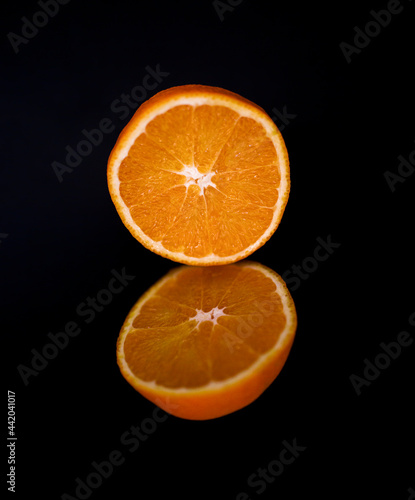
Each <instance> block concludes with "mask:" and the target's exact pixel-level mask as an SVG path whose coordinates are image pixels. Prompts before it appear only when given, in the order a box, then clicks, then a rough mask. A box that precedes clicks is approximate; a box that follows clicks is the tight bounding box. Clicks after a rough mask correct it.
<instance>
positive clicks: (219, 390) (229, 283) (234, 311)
mask: <svg viewBox="0 0 415 500" xmlns="http://www.w3.org/2000/svg"><path fill="white" fill-rule="evenodd" d="M296 326H297V315H296V311H295V307H294V302H293V300H292V297H291V295H290V293H289V291H288V289H287V287H286V285H285V283H284V281H283V280H282V278H281V277H280V276H279V275H278V274H277V273H275V272H274V271H272V270H271V269H269V268H267V267H265V266H263V265H261V264H258V263H254V262H250V261H244V262H241V263H237V264H231V265H228V266H215V267H188V266H181V267H179V268H176V269H173V270H172V271H170V272H169V273H168V274H167V275H166V276H165V277H164V278H162V279H161V280H160V281H158V282H157V283H156V284H155V285H153V286H152V287H151V288H150V289H149V290H148V291H147V292H146V293H145V294H144V295H143V296H142V297H141V298H140V299H139V300H138V302H137V303H136V304H135V305H134V307H133V308H132V310H131V311H130V313H129V314H128V316H127V318H126V320H125V322H124V325H123V327H122V329H121V332H120V335H119V338H118V343H117V361H118V365H119V367H120V370H121V373H122V374H123V376H124V377H125V378H126V380H127V381H128V382H129V383H130V384H131V385H132V386H133V387H134V388H135V389H136V390H137V391H139V392H140V393H141V394H142V395H143V396H145V397H146V398H148V399H149V400H150V401H152V402H153V403H155V404H157V405H158V406H160V407H161V408H163V409H164V410H165V411H167V412H169V413H172V414H173V415H176V416H178V417H182V418H186V419H194V420H204V419H210V418H216V417H220V416H223V415H226V414H229V413H231V412H234V411H236V410H238V409H240V408H243V407H244V406H246V405H248V404H250V403H251V402H252V401H254V400H255V399H256V398H258V396H259V395H260V394H261V393H262V392H263V391H264V390H265V389H266V388H267V387H268V386H269V385H270V384H271V383H272V382H273V380H274V379H275V377H276V376H277V375H278V373H279V372H280V370H281V369H282V367H283V365H284V363H285V361H286V359H287V357H288V354H289V352H290V349H291V346H292V343H293V340H294V335H295V331H296Z"/></svg>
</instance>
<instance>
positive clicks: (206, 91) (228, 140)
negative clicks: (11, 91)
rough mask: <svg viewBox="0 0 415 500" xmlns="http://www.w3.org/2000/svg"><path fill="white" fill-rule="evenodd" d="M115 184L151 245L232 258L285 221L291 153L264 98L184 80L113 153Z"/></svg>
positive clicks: (163, 250)
mask: <svg viewBox="0 0 415 500" xmlns="http://www.w3.org/2000/svg"><path fill="white" fill-rule="evenodd" d="M108 186H109V191H110V194H111V198H112V200H113V202H114V204H115V207H116V209H117V211H118V214H119V215H120V217H121V219H122V221H123V223H124V224H125V226H126V227H127V228H128V229H129V231H130V232H131V233H132V235H133V236H134V237H135V238H136V239H137V240H138V241H140V242H141V243H142V244H143V245H144V246H145V247H146V248H148V249H150V250H152V251H153V252H155V253H157V254H159V255H162V256H164V257H167V258H169V259H171V260H174V261H177V262H182V263H184V264H190V265H200V266H210V265H220V264H228V263H232V262H236V261H238V260H240V259H243V258H245V257H247V256H248V255H250V254H251V253H252V252H254V251H255V250H257V249H258V248H259V247H260V246H262V245H263V244H264V243H265V242H266V241H267V240H268V239H269V238H270V237H271V235H272V234H273V233H274V231H275V230H276V228H277V226H278V225H279V223H280V220H281V217H282V215H283V212H284V209H285V206H286V203H287V200H288V195H289V190H290V175H289V162H288V154H287V150H286V147H285V143H284V140H283V138H282V136H281V134H280V132H279V130H278V128H277V126H276V125H275V124H274V122H273V121H272V119H271V118H270V117H269V116H268V115H267V113H266V112H265V111H264V110H263V109H262V108H260V107H259V106H257V105H256V104H254V103H252V102H250V101H248V100H247V99H245V98H243V97H241V96H239V95H237V94H235V93H233V92H230V91H227V90H224V89H221V88H217V87H208V86H204V85H183V86H179V87H173V88H170V89H168V90H164V91H162V92H159V93H158V94H156V95H155V96H154V97H152V98H151V99H149V100H148V101H146V102H145V103H143V104H142V105H141V106H140V107H139V109H138V110H137V111H136V113H135V114H134V116H133V117H132V119H131V120H130V122H129V123H128V124H127V126H126V127H125V128H124V130H123V131H122V132H121V134H120V136H119V138H118V140H117V142H116V144H115V147H114V149H113V150H112V152H111V155H110V157H109V160H108Z"/></svg>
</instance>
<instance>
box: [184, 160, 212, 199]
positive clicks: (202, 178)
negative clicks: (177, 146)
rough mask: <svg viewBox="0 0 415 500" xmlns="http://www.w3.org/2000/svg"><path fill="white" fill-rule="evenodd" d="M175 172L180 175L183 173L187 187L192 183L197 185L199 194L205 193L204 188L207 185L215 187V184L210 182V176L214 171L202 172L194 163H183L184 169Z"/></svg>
mask: <svg viewBox="0 0 415 500" xmlns="http://www.w3.org/2000/svg"><path fill="white" fill-rule="evenodd" d="M177 173H178V174H180V175H184V176H185V177H186V182H185V184H184V185H185V186H186V188H188V187H189V186H191V185H192V184H194V185H195V186H199V188H200V193H199V195H200V196H201V195H204V194H205V188H207V187H208V186H212V187H213V188H216V184H215V183H214V182H212V177H213V176H214V175H215V172H209V173H208V174H202V173H200V172H199V170H198V169H197V167H195V166H194V165H193V166H188V165H185V167H184V169H183V170H182V171H181V172H177Z"/></svg>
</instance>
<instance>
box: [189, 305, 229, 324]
mask: <svg viewBox="0 0 415 500" xmlns="http://www.w3.org/2000/svg"><path fill="white" fill-rule="evenodd" d="M224 309H225V307H222V309H219V307H214V308H213V309H211V310H210V311H208V312H204V311H203V310H202V309H196V316H193V318H191V319H195V320H196V321H197V326H199V325H200V323H203V321H211V322H212V323H213V324H214V325H217V324H218V318H220V317H221V316H225V313H224V312H223V310H224Z"/></svg>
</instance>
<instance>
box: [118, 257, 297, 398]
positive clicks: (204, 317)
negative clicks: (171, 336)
mask: <svg viewBox="0 0 415 500" xmlns="http://www.w3.org/2000/svg"><path fill="white" fill-rule="evenodd" d="M239 265H241V266H243V267H248V268H251V269H255V270H258V271H260V272H262V273H263V274H265V276H266V277H268V278H270V279H271V280H272V281H273V283H274V284H275V286H276V290H275V291H276V294H277V295H278V296H279V297H280V298H281V301H282V306H283V312H284V316H285V318H286V324H285V328H284V330H283V331H282V332H281V334H280V336H279V337H278V340H277V342H276V343H275V345H274V346H273V347H272V348H271V349H269V350H268V351H267V352H265V353H264V354H262V355H259V356H258V358H257V359H256V361H254V362H253V363H252V364H251V365H250V366H248V367H247V368H246V369H245V370H243V371H241V372H240V373H238V374H237V375H235V376H234V377H230V378H228V379H227V380H226V381H218V382H215V381H211V382H209V383H208V384H206V385H204V386H201V387H197V388H187V387H180V388H170V387H166V386H163V385H160V384H157V383H156V382H155V381H145V380H142V379H139V378H138V377H137V376H136V375H135V374H134V373H133V372H132V371H131V370H130V367H129V365H128V364H127V362H126V360H125V354H124V342H125V339H126V337H127V334H128V333H129V332H130V331H131V330H134V327H133V321H134V319H135V318H136V317H137V316H138V315H139V313H140V310H141V308H142V307H143V305H144V304H145V303H146V302H147V300H148V299H150V298H151V297H153V296H154V295H156V294H157V291H158V289H160V288H161V287H162V286H163V285H164V283H165V282H166V281H167V280H168V279H169V278H170V277H171V274H170V273H169V274H168V275H167V276H166V277H165V278H163V279H161V280H160V281H159V283H157V284H156V285H154V286H153V287H152V288H151V289H150V290H149V292H150V293H149V294H148V295H147V294H145V295H144V296H143V297H142V298H141V299H140V300H139V301H138V302H137V303H136V304H135V306H134V307H133V309H132V310H131V311H130V313H129V317H128V320H127V321H126V322H125V324H124V326H123V329H122V331H121V333H120V338H121V347H120V356H119V360H120V362H121V364H122V366H123V369H124V370H125V373H127V374H128V378H129V379H130V381H131V382H132V383H133V385H134V386H135V387H136V388H140V387H142V388H147V389H156V390H158V391H159V390H162V391H163V393H164V394H165V395H167V396H168V394H169V393H170V394H176V393H178V392H182V393H192V392H195V393H200V392H201V391H210V390H215V389H216V388H222V389H223V388H225V387H228V386H231V385H232V384H235V383H237V382H238V381H240V380H243V379H244V378H246V377H247V376H248V375H249V374H251V373H254V372H256V371H259V370H260V369H261V366H262V365H263V364H264V363H265V362H266V360H267V359H268V358H269V357H271V356H272V355H274V354H275V352H277V351H278V350H282V349H283V348H284V347H285V345H286V343H287V342H289V341H290V338H292V336H293V335H292V334H291V335H289V334H290V333H291V332H292V328H293V324H294V323H295V322H296V315H295V314H294V315H293V313H292V311H290V309H289V306H288V304H292V298H291V296H290V294H289V292H288V289H287V287H286V286H285V283H284V282H283V281H282V279H281V278H280V279H281V281H279V279H278V278H277V277H276V276H275V275H274V274H273V273H272V272H270V271H269V270H267V269H266V268H264V266H262V265H261V264H257V263H255V262H249V263H248V262H245V263H243V264H239ZM183 269H184V267H181V268H177V269H176V270H174V271H173V272H176V273H180V271H181V270H183ZM224 309H226V307H224V308H222V309H220V308H218V307H214V308H213V309H211V310H210V311H208V312H204V311H203V310H200V309H197V310H196V316H193V317H189V321H194V320H196V321H197V322H198V323H197V325H196V328H198V326H199V324H200V323H202V322H203V321H211V322H212V323H213V324H217V320H218V318H220V317H221V316H224V315H226V312H224ZM294 333H295V332H294Z"/></svg>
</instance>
